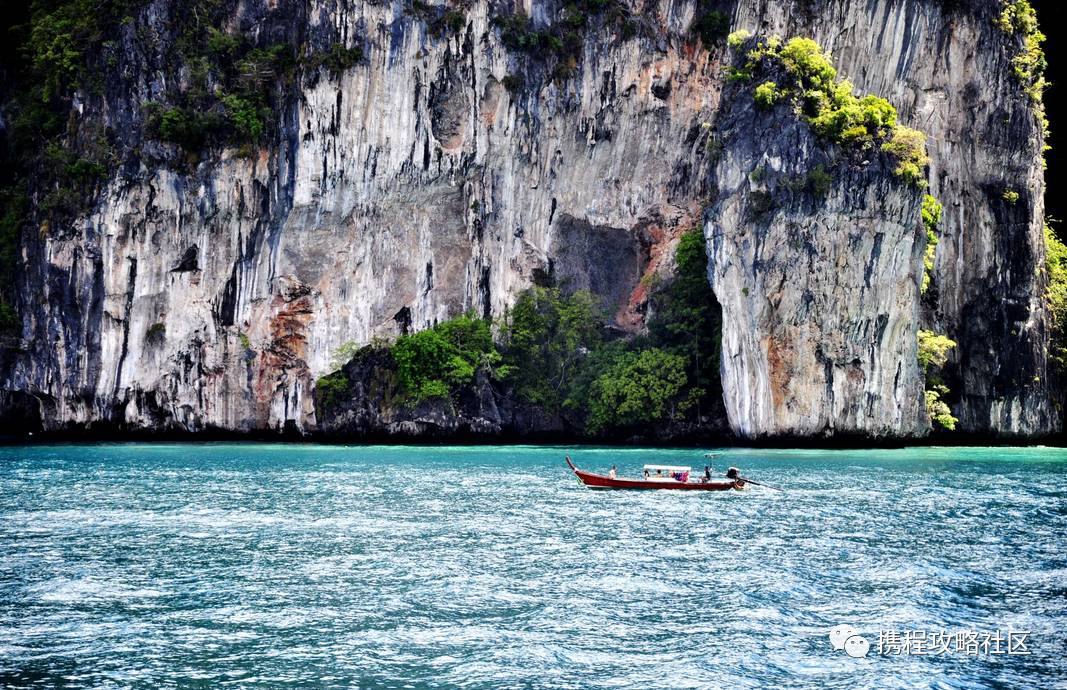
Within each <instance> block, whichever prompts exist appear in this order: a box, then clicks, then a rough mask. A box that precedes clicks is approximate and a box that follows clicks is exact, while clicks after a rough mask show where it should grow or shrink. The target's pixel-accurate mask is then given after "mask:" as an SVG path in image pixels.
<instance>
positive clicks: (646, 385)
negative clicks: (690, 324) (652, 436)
mask: <svg viewBox="0 0 1067 690" xmlns="http://www.w3.org/2000/svg"><path fill="white" fill-rule="evenodd" d="M687 381H688V378H687V376H686V359H685V357H682V356H681V355H674V354H670V353H668V352H666V351H664V350H660V349H658V348H649V349H645V350H641V351H639V352H626V353H624V354H623V355H622V356H621V357H619V358H618V360H617V361H616V362H614V363H613V364H612V366H611V367H610V368H609V369H608V370H607V371H605V372H604V373H603V374H601V375H600V376H599V377H598V378H597V379H596V381H595V382H594V384H593V388H592V395H591V396H590V400H589V421H588V424H587V429H588V430H589V432H590V433H593V434H596V433H600V432H602V431H604V430H605V429H609V428H611V427H627V426H633V425H636V424H648V423H653V422H659V421H662V420H666V419H674V418H675V417H676V416H677V413H678V412H679V411H682V410H680V409H679V408H682V409H683V410H684V408H685V407H686V406H687V403H690V401H688V400H682V399H681V397H682V396H683V395H684V394H685V390H686V389H685V386H686V383H687ZM690 404H691V403H690Z"/></svg>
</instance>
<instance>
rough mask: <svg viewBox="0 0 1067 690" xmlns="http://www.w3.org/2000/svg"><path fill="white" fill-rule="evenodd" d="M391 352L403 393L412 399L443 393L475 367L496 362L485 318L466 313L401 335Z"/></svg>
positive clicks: (469, 376)
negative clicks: (430, 326)
mask: <svg viewBox="0 0 1067 690" xmlns="http://www.w3.org/2000/svg"><path fill="white" fill-rule="evenodd" d="M391 352H392V355H393V359H394V360H395V361H396V365H397V378H398V380H399V381H400V386H401V388H402V389H403V392H404V395H405V396H406V397H407V398H408V399H409V400H412V401H414V402H420V401H423V400H429V399H432V398H443V397H447V396H448V395H449V393H450V392H451V391H452V390H453V387H455V386H462V385H464V384H468V383H470V382H471V381H472V380H473V379H474V374H475V372H476V371H477V369H478V368H479V367H486V368H488V369H490V370H492V367H494V366H495V365H496V364H498V363H499V362H500V353H499V352H497V350H496V346H495V345H494V344H493V336H492V331H491V330H490V328H489V322H488V321H486V320H484V319H476V318H474V317H472V316H469V315H467V316H460V317H458V318H455V319H451V320H449V321H445V322H443V323H441V324H438V325H437V326H435V327H433V328H431V329H427V330H424V331H419V332H417V333H414V334H412V335H402V336H400V337H399V338H397V340H396V343H394V344H393V346H392V348H391Z"/></svg>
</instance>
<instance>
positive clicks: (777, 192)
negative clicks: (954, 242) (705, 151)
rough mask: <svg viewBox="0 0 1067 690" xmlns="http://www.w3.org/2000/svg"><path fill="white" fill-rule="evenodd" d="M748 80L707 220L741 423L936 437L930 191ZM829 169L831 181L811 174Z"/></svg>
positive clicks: (725, 373)
mask: <svg viewBox="0 0 1067 690" xmlns="http://www.w3.org/2000/svg"><path fill="white" fill-rule="evenodd" d="M736 91H738V93H733V94H732V95H733V96H734V97H733V98H731V102H732V105H731V106H730V107H729V108H727V109H726V110H725V111H724V112H723V113H722V115H721V118H720V119H719V121H718V127H717V129H718V130H719V131H720V132H722V136H723V139H724V141H725V145H724V150H723V154H722V157H721V159H720V161H719V163H718V165H717V166H716V169H715V172H716V179H717V181H718V185H719V200H718V201H717V202H716V203H715V204H713V205H712V206H711V207H709V209H708V210H707V213H706V223H705V226H704V228H705V229H704V232H705V235H706V236H707V238H708V242H709V266H708V270H709V273H710V278H711V283H712V287H713V289H714V290H715V294H716V296H717V297H718V299H719V303H720V304H721V305H722V316H723V350H722V372H721V373H722V386H723V397H724V402H725V404H726V411H727V415H728V416H729V419H730V426H731V428H733V429H734V430H735V431H737V432H738V433H740V434H742V435H745V436H775V435H791V436H811V435H830V434H835V433H836V434H853V435H861V434H863V435H870V436H875V437H883V436H920V435H923V434H924V433H925V432H926V429H927V421H926V418H925V411H924V403H923V376H922V373H921V371H920V369H919V364H918V360H917V358H916V331H917V329H918V324H919V278H920V275H921V270H922V252H923V249H924V247H925V239H926V238H925V233H923V232H922V231H921V230H920V227H919V224H918V223H917V222H916V220H915V219H916V218H917V217H918V215H919V207H920V204H921V192H920V191H919V190H918V189H916V188H915V187H914V186H910V185H906V184H904V183H902V182H900V181H899V180H897V179H895V178H894V176H893V174H892V171H891V169H890V168H887V167H886V166H885V161H884V160H883V159H882V158H881V157H877V158H876V159H875V160H874V161H873V162H867V163H865V164H862V165H857V164H854V163H851V162H849V161H847V160H845V161H840V160H838V159H839V158H841V156H837V157H836V158H835V154H834V151H833V150H832V147H830V146H827V145H822V146H820V144H819V142H818V141H816V139H815V137H814V135H813V134H812V132H811V129H810V128H809V126H808V125H807V124H806V123H804V122H802V121H800V120H799V119H798V118H797V117H796V116H795V115H794V113H793V112H792V106H791V105H789V104H785V105H782V106H780V107H778V108H776V109H774V111H773V112H763V111H760V110H758V109H757V108H756V107H755V103H754V101H753V100H752V98H751V94H750V93H739V91H740V89H737V90H736ZM737 132H745V133H746V135H745V136H740V137H739V136H735V133H737ZM824 174H825V175H827V176H829V177H830V179H832V182H830V181H824V182H821V183H822V184H824V185H826V186H828V189H825V190H824V189H822V188H819V185H816V184H813V183H812V176H813V175H824Z"/></svg>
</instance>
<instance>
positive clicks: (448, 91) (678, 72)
mask: <svg viewBox="0 0 1067 690" xmlns="http://www.w3.org/2000/svg"><path fill="white" fill-rule="evenodd" d="M170 1H171V0H156V2H153V3H151V4H149V5H147V6H146V7H145V8H144V9H143V10H141V11H140V13H139V14H138V16H137V17H136V21H135V22H134V23H133V24H132V25H130V26H124V27H123V28H121V29H120V31H121V35H120V36H118V37H117V39H116V45H117V46H118V50H119V51H120V52H121V55H122V58H123V59H121V60H120V61H119V62H120V64H121V72H120V71H118V70H119V68H116V73H115V74H113V75H109V77H112V78H111V79H107V80H105V82H108V83H109V84H112V85H113V86H111V87H109V88H108V89H107V90H106V92H105V93H104V94H103V95H89V94H82V95H81V96H82V98H81V101H83V107H81V106H80V107H79V108H77V109H75V110H74V111H72V115H71V117H72V118H84V119H87V120H88V119H95V120H99V121H102V122H103V124H105V125H107V126H110V127H113V128H115V129H117V130H119V131H122V132H123V146H124V149H123V154H124V155H123V158H122V160H123V163H122V165H121V167H120V170H119V171H117V172H116V173H115V174H114V175H113V176H112V178H111V179H110V180H109V181H108V183H107V184H106V186H105V188H104V189H103V191H102V192H101V193H100V194H99V196H98V198H97V199H96V201H95V203H94V205H93V206H92V208H91V209H90V210H89V211H87V212H86V213H85V214H84V215H83V216H81V217H79V218H78V219H77V221H76V222H74V223H72V224H69V225H67V226H64V227H51V228H48V231H47V232H39V231H37V230H36V229H35V230H34V231H32V232H31V231H27V232H25V233H24V236H23V239H22V252H21V259H20V270H19V273H18V276H17V281H18V294H19V301H18V304H17V306H18V309H19V312H20V314H21V317H22V321H23V327H22V333H21V339H20V340H21V342H20V343H18V345H17V346H15V347H13V348H9V351H8V353H7V354H6V355H5V356H4V357H2V358H0V361H2V362H4V371H3V373H2V376H3V386H2V387H3V389H4V391H7V392H8V394H5V395H4V396H0V402H4V403H5V407H6V408H7V409H10V410H12V411H13V412H14V413H17V414H19V415H25V414H27V413H26V409H27V396H29V398H30V399H32V400H35V401H36V402H37V404H38V408H39V410H38V416H39V420H40V424H41V425H42V426H43V427H45V428H47V429H59V428H65V427H71V426H88V425H93V424H97V423H107V424H113V425H118V426H121V427H132V428H142V429H160V430H163V429H184V430H192V431H197V430H203V429H208V428H220V429H227V430H237V431H249V430H261V429H286V428H288V429H296V430H299V431H314V430H316V429H317V428H318V426H319V420H317V419H316V415H315V407H314V405H313V403H312V390H313V387H314V382H315V380H316V378H317V377H318V376H319V375H321V374H324V373H326V372H328V371H330V370H331V369H333V368H335V365H334V364H333V363H332V359H333V356H334V353H335V352H336V350H337V349H338V348H339V347H341V346H342V345H343V344H344V343H346V342H355V343H366V342H368V341H370V340H371V339H372V338H373V337H374V336H377V335H389V334H394V333H397V332H401V331H403V330H406V329H409V328H411V329H420V328H423V327H426V326H427V325H430V324H432V323H434V322H435V321H438V320H442V319H445V318H448V317H451V316H455V315H457V314H459V313H462V312H464V311H469V310H473V311H475V312H477V313H479V314H483V315H492V316H496V315H500V314H501V313H502V312H503V311H504V309H505V308H506V307H507V306H508V305H509V304H510V303H511V302H512V301H513V299H514V298H515V296H516V295H517V294H518V292H520V291H521V290H523V289H524V288H526V287H527V286H529V285H530V284H531V282H532V281H533V280H534V277H535V276H536V275H537V274H538V273H539V272H552V273H554V274H555V275H557V276H558V277H561V278H564V279H567V278H570V279H571V280H572V281H573V282H574V283H576V284H578V285H580V286H585V287H589V288H591V289H593V290H595V291H597V292H598V294H600V296H601V299H602V301H603V302H604V304H605V306H607V307H609V308H611V309H613V310H614V311H615V313H616V314H617V319H618V322H619V325H620V326H621V327H623V328H626V329H629V330H635V329H638V328H640V315H641V305H640V296H641V294H643V292H642V291H643V289H642V284H641V278H642V276H643V275H644V274H645V273H647V272H649V271H653V270H657V269H656V266H657V265H658V262H657V261H655V260H654V257H657V256H662V255H664V254H665V253H668V252H667V249H669V247H670V246H671V243H672V242H674V241H675V240H676V238H677V237H678V235H679V234H680V233H681V232H682V231H684V230H686V229H688V228H691V227H694V226H695V225H697V224H698V223H700V222H704V223H705V228H706V234H707V237H708V240H709V250H710V257H711V269H710V270H711V276H710V278H711V280H712V283H713V287H714V289H715V291H716V293H717V295H718V297H719V300H720V302H721V303H722V305H723V309H724V317H725V319H724V338H723V341H724V342H723V362H722V373H723V381H724V387H725V389H726V393H725V395H726V403H727V405H726V406H727V409H728V411H729V418H730V424H731V426H732V428H733V429H734V430H735V431H736V432H737V433H739V434H742V435H774V434H822V433H832V432H856V433H864V434H873V435H881V436H917V435H922V434H924V433H925V432H926V430H927V428H928V422H927V421H926V419H925V413H924V412H923V410H922V404H921V394H922V387H923V382H922V375H921V372H920V371H919V369H918V367H917V365H916V363H915V357H914V353H915V344H914V343H915V332H916V330H917V329H918V328H919V326H920V325H921V324H922V323H923V321H925V322H926V323H927V325H928V326H933V327H936V328H937V329H938V330H940V331H942V332H945V333H947V334H948V335H949V336H950V337H953V338H954V339H956V340H957V341H958V342H959V343H960V346H959V348H958V349H957V351H956V352H955V353H954V355H953V356H954V359H953V362H952V364H951V372H953V374H952V375H953V377H954V384H955V385H954V391H955V392H956V393H957V394H958V396H959V400H958V403H957V404H956V408H955V411H956V414H957V415H958V416H959V417H960V419H961V425H962V428H963V429H965V430H967V431H977V432H989V433H995V434H1023V435H1035V434H1042V433H1047V432H1049V431H1052V430H1053V429H1054V427H1055V424H1056V421H1055V418H1054V416H1053V414H1052V408H1051V405H1050V402H1049V391H1048V390H1047V389H1046V386H1047V384H1046V383H1044V382H1046V381H1048V380H1049V377H1048V376H1047V374H1046V371H1045V370H1046V358H1045V348H1046V341H1047V333H1046V327H1045V315H1044V311H1043V304H1042V301H1041V293H1042V292H1043V286H1042V285H1041V278H1040V276H1039V275H1037V273H1036V272H1035V266H1037V265H1039V263H1040V262H1041V261H1042V260H1043V254H1044V248H1043V236H1042V233H1041V219H1042V215H1043V209H1042V201H1041V198H1042V192H1043V183H1042V176H1041V166H1040V151H1041V145H1042V141H1041V135H1040V129H1039V127H1038V125H1037V123H1036V119H1035V117H1034V114H1033V112H1032V110H1031V106H1030V104H1029V102H1028V100H1027V97H1026V95H1025V94H1024V93H1023V92H1022V89H1021V87H1020V86H1019V85H1018V84H1017V83H1015V81H1013V76H1012V73H1011V64H1010V58H1011V56H1012V54H1013V52H1012V51H1013V50H1014V43H1013V42H1012V40H1011V39H1010V38H1009V37H1007V36H1005V35H1003V34H1002V33H1001V32H999V31H998V30H997V29H996V28H995V27H994V24H993V17H994V15H995V11H996V7H995V5H996V3H993V2H981V3H978V2H975V3H970V4H969V3H967V2H960V3H939V2H929V1H928V0H900V1H899V2H881V3H872V2H859V1H858V0H854V1H848V2H837V3H818V4H812V3H800V2H798V3H781V2H771V1H770V0H739V1H738V2H737V3H736V4H734V5H730V6H728V7H727V6H724V9H725V10H726V13H727V15H728V16H729V18H730V23H731V24H732V27H733V28H747V29H750V30H753V31H757V32H761V33H779V34H781V35H783V36H794V35H805V36H811V37H813V38H815V39H816V40H818V41H820V42H821V43H822V44H823V45H824V46H825V47H827V48H828V49H829V50H830V51H831V53H832V54H833V56H834V59H835V62H836V63H837V65H838V67H839V68H840V69H841V70H842V72H843V73H845V74H848V75H849V76H850V77H851V78H852V79H853V81H854V82H855V84H856V86H857V88H858V89H862V90H864V91H870V92H873V93H877V94H879V95H882V96H884V97H886V98H888V99H889V100H890V101H891V102H893V104H894V105H895V106H896V107H897V108H898V109H899V111H900V115H901V120H902V121H903V122H904V123H905V124H908V125H909V126H912V127H915V128H917V129H920V130H923V131H925V132H926V133H927V135H928V136H929V146H930V153H931V157H932V164H931V171H930V183H931V187H930V191H931V192H932V193H933V194H935V195H936V196H938V197H939V199H940V200H941V201H942V203H943V204H944V206H945V222H944V224H943V228H942V232H943V239H942V242H941V245H940V246H939V248H938V253H937V259H936V270H935V275H934V285H935V290H936V295H937V298H938V299H937V302H936V304H935V305H932V306H931V305H927V306H926V307H925V308H923V307H922V306H921V305H920V298H919V294H918V281H919V277H920V273H921V253H922V234H921V230H920V229H919V222H918V218H919V211H918V208H919V194H918V193H916V192H912V191H907V190H904V189H903V188H901V186H900V185H899V184H898V183H895V182H894V181H892V180H891V179H890V176H889V174H888V172H887V171H886V170H885V169H882V168H879V167H878V166H877V165H873V166H870V167H867V168H865V169H856V170H853V169H846V170H840V171H838V173H837V174H835V177H834V182H833V184H832V187H831V189H830V190H829V192H828V193H827V195H826V196H825V198H818V199H817V198H814V197H813V196H812V195H810V194H806V193H793V192H789V193H785V192H784V191H782V190H784V188H785V187H784V182H785V181H786V178H788V177H789V176H792V175H796V174H799V173H800V172H801V171H802V170H807V169H809V168H810V166H811V165H812V164H813V163H817V162H820V161H824V160H825V161H830V160H831V159H832V156H831V155H830V153H829V152H828V151H827V150H826V149H825V145H824V144H820V143H819V142H817V141H815V140H814V139H813V138H812V137H811V135H810V133H809V132H807V130H806V129H805V125H803V124H802V123H797V122H793V121H792V120H790V119H789V118H787V117H786V116H785V115H779V116H778V117H781V118H783V119H781V120H780V121H778V122H768V121H766V119H765V118H764V119H762V120H760V119H758V118H756V117H755V115H754V113H753V112H752V111H751V109H750V108H747V107H745V106H744V105H743V104H740V103H737V102H733V101H736V100H738V99H741V98H746V96H742V95H740V94H737V93H732V92H730V91H727V92H726V93H727V94H729V99H724V98H723V93H724V87H725V80H724V78H723V63H724V60H726V59H728V58H727V56H726V52H725V46H713V47H712V49H711V50H710V51H709V50H707V49H705V48H704V47H703V46H702V45H701V43H700V42H699V41H698V40H696V39H695V38H694V37H693V35H692V34H691V33H690V31H689V26H690V24H691V22H692V20H693V18H694V13H695V12H696V11H697V10H696V7H695V6H694V4H693V3H691V2H683V1H679V2H674V1H672V0H660V1H659V2H641V3H635V4H632V6H631V9H632V11H633V13H634V17H635V18H636V19H637V22H636V23H637V31H636V32H634V33H633V35H632V36H625V35H621V34H616V32H613V31H608V30H606V29H605V30H597V28H596V27H597V24H596V22H595V21H594V23H593V25H592V27H591V28H590V29H589V30H588V31H587V34H586V37H585V43H584V46H583V47H582V49H581V52H580V60H578V61H577V65H576V69H575V71H574V72H573V74H571V75H569V76H565V77H564V78H560V79H556V80H553V79H552V77H551V76H550V75H549V74H548V73H547V72H548V70H547V68H546V66H545V64H544V63H543V62H541V61H539V60H537V59H536V57H531V56H525V55H523V54H520V53H519V52H517V51H515V50H511V49H509V48H507V47H506V46H505V45H504V42H503V41H502V40H501V36H500V29H499V28H497V27H495V26H494V25H493V23H492V18H493V17H494V16H496V15H498V14H504V13H507V12H509V11H511V10H512V9H513V8H510V7H504V6H503V5H496V4H491V3H487V2H474V3H472V4H470V5H469V7H467V8H466V11H465V13H464V18H463V22H462V27H460V28H459V30H458V31H456V32H455V33H448V32H444V33H439V32H435V31H432V30H431V28H430V27H429V26H428V24H427V22H426V21H425V20H424V18H422V17H420V16H418V14H417V13H415V12H413V11H412V10H411V9H410V8H408V9H405V6H404V5H403V4H402V3H386V4H379V3H370V2H352V1H350V0H349V1H347V2H339V3H312V5H311V7H310V8H304V7H303V5H302V4H296V5H293V6H290V5H289V4H288V3H266V2H262V1H260V0H252V1H251V2H242V3H240V4H235V6H234V11H233V15H232V17H231V19H230V22H229V24H228V26H227V27H226V28H227V29H229V30H233V31H239V32H243V33H245V34H247V35H248V36H250V37H252V38H259V37H263V36H266V35H267V33H270V34H271V36H273V39H274V40H277V38H278V34H279V32H281V33H282V34H283V38H285V40H287V41H289V42H290V43H292V44H293V45H304V44H308V45H320V44H325V43H327V42H329V41H340V42H341V43H343V44H345V45H348V46H360V47H362V48H363V49H364V54H365V57H364V59H363V60H362V61H361V62H359V63H358V64H355V65H354V66H352V67H350V68H347V69H345V70H342V71H341V72H340V73H339V74H337V75H333V74H331V73H330V72H328V71H327V70H326V69H325V68H322V69H318V70H309V71H307V72H306V73H303V74H302V75H301V76H300V78H299V79H297V80H296V81H295V82H294V84H293V85H292V86H291V87H289V88H290V89H291V93H290V94H289V97H288V98H287V99H286V100H285V103H286V105H285V107H283V108H281V109H280V110H279V112H277V113H276V117H277V119H278V122H277V123H276V124H277V131H278V132H279V135H278V138H277V141H275V142H274V143H273V144H272V145H270V146H264V147H262V148H260V149H258V150H253V151H252V152H250V153H249V152H248V151H238V150H236V149H225V150H222V151H216V152H214V153H211V154H207V155H204V156H201V158H200V159H199V160H198V161H195V162H194V163H193V164H190V163H188V162H180V157H177V156H175V155H174V150H173V147H171V146H169V145H167V144H162V143H160V142H157V141H153V140H151V138H150V137H148V136H147V134H146V129H145V120H146V116H145V112H144V109H143V107H142V104H143V103H144V102H146V101H151V100H153V99H156V98H158V97H160V94H161V93H162V90H163V88H164V86H165V85H164V84H162V83H161V82H160V78H159V77H158V66H159V63H160V61H161V60H163V59H165V58H166V56H167V55H169V54H170V51H171V48H172V47H173V45H174V41H175V36H174V35H173V34H172V33H168V30H167V29H166V28H165V25H166V22H164V21H162V18H163V17H166V16H168V11H167V8H168V7H169V2H170ZM561 8H562V5H557V4H556V3H552V2H549V3H543V4H534V5H526V6H525V10H526V11H527V12H528V13H530V15H531V17H532V18H533V20H534V23H535V24H542V25H543V24H545V23H547V22H549V21H551V20H553V19H554V18H555V17H556V16H557V14H558V12H559V11H560V10H561ZM519 9H523V7H522V6H521V5H520V7H519ZM148 34H150V35H149V36H148V38H150V39H151V40H147V39H146V35H148ZM145 46H152V48H146V47H145ZM516 74H522V75H523V81H524V84H523V85H521V86H517V85H516V84H515V83H514V82H515V80H514V79H509V77H514V75H516ZM505 85H507V87H506V86H505ZM712 132H718V133H720V134H729V136H726V137H724V138H723V150H722V151H721V152H719V151H717V150H716V148H715V147H714V146H712V145H711V144H712ZM756 168H762V169H763V170H764V173H765V177H764V178H763V179H762V180H760V181H753V179H752V173H753V171H755V170H756ZM1006 188H1010V189H1012V190H1015V191H1017V192H1018V193H1019V195H1020V197H1019V200H1018V202H1017V203H1015V204H1008V203H1007V202H1006V201H1004V200H1003V198H1002V194H1003V191H1004V190H1005V189H1006ZM757 192H762V193H765V194H771V195H772V196H773V197H774V203H773V207H772V208H767V209H766V210H764V211H762V212H754V207H762V203H761V201H760V200H761V196H760V194H756V193H757ZM754 194H755V196H754ZM712 199H713V203H710V205H709V200H712ZM754 199H755V200H756V203H755V204H754ZM757 210H758V208H757ZM5 401H18V404H17V405H15V404H14V403H7V402H5ZM20 418H21V417H20Z"/></svg>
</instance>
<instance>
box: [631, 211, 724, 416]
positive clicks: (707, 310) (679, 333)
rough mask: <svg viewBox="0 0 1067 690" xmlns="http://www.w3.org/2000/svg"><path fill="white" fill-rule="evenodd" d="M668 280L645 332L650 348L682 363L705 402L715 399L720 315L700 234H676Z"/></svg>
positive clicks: (657, 296)
mask: <svg viewBox="0 0 1067 690" xmlns="http://www.w3.org/2000/svg"><path fill="white" fill-rule="evenodd" d="M675 262H676V264H677V266H678V270H677V275H676V277H675V278H674V281H673V282H671V283H670V284H669V285H668V286H666V287H665V288H663V289H662V290H661V291H659V292H658V293H657V294H654V295H653V297H652V299H651V302H652V310H653V316H652V317H651V318H650V319H649V323H648V331H649V338H650V340H651V341H652V343H653V344H654V345H655V346H656V347H659V348H662V349H664V350H666V351H668V352H671V353H674V354H678V355H681V356H682V357H684V358H685V361H686V370H687V371H688V372H689V383H690V384H691V385H692V386H693V387H695V388H697V389H699V390H700V394H699V396H698V398H700V399H702V400H704V401H705V402H707V403H711V402H712V400H713V399H715V398H717V397H718V393H719V391H720V390H721V384H720V382H719V352H720V349H721V343H722V313H721V310H720V308H719V303H718V301H717V300H716V299H715V293H714V292H712V289H711V284H710V283H709V281H708V256H707V249H706V247H705V242H704V233H703V231H702V230H701V229H700V228H694V229H693V230H690V231H689V232H687V233H685V234H684V235H682V237H681V238H680V239H679V241H678V249H677V250H676V251H675Z"/></svg>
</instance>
